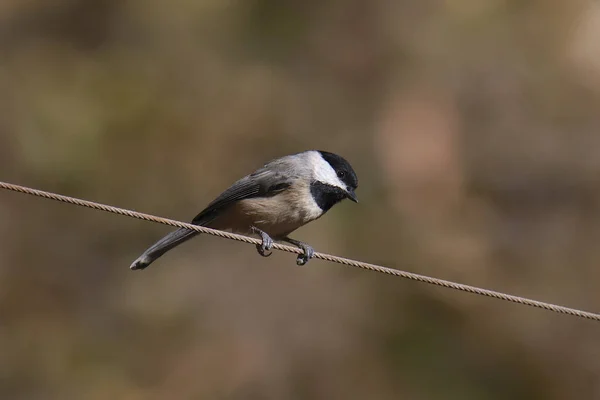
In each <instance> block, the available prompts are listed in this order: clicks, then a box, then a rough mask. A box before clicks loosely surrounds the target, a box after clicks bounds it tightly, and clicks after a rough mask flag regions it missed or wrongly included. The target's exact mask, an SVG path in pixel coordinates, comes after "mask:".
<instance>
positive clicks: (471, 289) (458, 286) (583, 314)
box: [0, 182, 600, 321]
mask: <svg viewBox="0 0 600 400" xmlns="http://www.w3.org/2000/svg"><path fill="white" fill-rule="evenodd" d="M0 188H1V189H6V190H10V191H13V192H19V193H25V194H29V195H33V196H37V197H43V198H46V199H50V200H56V201H60V202H63V203H68V204H73V205H77V206H81V207H87V208H91V209H94V210H100V211H106V212H109V213H113V214H118V215H124V216H127V217H131V218H137V219H141V220H144V221H151V222H157V223H160V224H164V225H170V226H174V227H179V228H187V229H192V230H195V231H197V232H201V233H206V234H209V235H213V236H218V237H222V238H226V239H232V240H237V241H240V242H244V243H250V244H255V245H256V244H260V243H261V241H260V240H258V239H255V238H251V237H248V236H243V235H237V234H235V233H229V232H223V231H219V230H215V229H211V228H207V227H204V226H198V225H192V224H189V223H185V222H181V221H175V220H172V219H168V218H162V217H157V216H155V215H150V214H144V213H140V212H137V211H132V210H127V209H123V208H119V207H113V206H109V205H106V204H101V203H95V202H92V201H87V200H82V199H78V198H75V197H70V196H63V195H60V194H56V193H51V192H45V191H42V190H37V189H31V188H28V187H25V186H20V185H14V184H10V183H5V182H0ZM273 248H274V249H277V250H283V251H287V252H290V253H296V254H300V253H302V250H300V249H298V248H296V247H291V246H285V245H281V244H278V243H275V244H274V245H273ZM314 258H318V259H321V260H324V261H329V262H333V263H338V264H342V265H346V266H350V267H355V268H362V269H366V270H370V271H375V272H380V273H383V274H388V275H392V276H398V277H401V278H405V279H410V280H413V281H418V282H424V283H429V284H431V285H436V286H442V287H445V288H449V289H454V290H460V291H462V292H467V293H473V294H476V295H480V296H487V297H492V298H495V299H499V300H504V301H509V302H512V303H517V304H522V305H526V306H530V307H536V308H541V309H544V310H548V311H553V312H556V313H560V314H567V315H572V316H575V317H579V318H585V319H590V320H594V321H600V314H596V313H592V312H587V311H582V310H578V309H574V308H568V307H564V306H559V305H556V304H551V303H545V302H542V301H537V300H532V299H528V298H526V297H520V296H514V295H510V294H506V293H501V292H496V291H493V290H488V289H482V288H479V287H476V286H470V285H465V284H462V283H456V282H451V281H446V280H443V279H437V278H432V277H429V276H425V275H419V274H415V273H412V272H406V271H401V270H398V269H393V268H388V267H384V266H381V265H376V264H369V263H365V262H361V261H355V260H350V259H348V258H343V257H337V256H333V255H330V254H325V253H317V252H315V254H314Z"/></svg>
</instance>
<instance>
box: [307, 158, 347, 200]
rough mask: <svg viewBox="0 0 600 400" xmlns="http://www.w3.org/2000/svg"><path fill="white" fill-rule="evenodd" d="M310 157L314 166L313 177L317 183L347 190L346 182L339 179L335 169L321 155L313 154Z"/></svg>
mask: <svg viewBox="0 0 600 400" xmlns="http://www.w3.org/2000/svg"><path fill="white" fill-rule="evenodd" d="M310 157H311V158H310V160H309V162H310V163H311V165H312V166H313V176H314V178H315V179H316V180H317V181H319V182H323V183H325V184H328V185H331V186H337V187H339V188H341V189H343V190H346V185H345V184H344V182H342V181H341V180H340V178H338V176H337V174H336V172H335V170H334V169H333V167H332V166H331V165H330V164H329V163H328V162H327V161H325V160H324V159H323V157H321V153H319V152H316V151H315V152H312V153H311V155H310Z"/></svg>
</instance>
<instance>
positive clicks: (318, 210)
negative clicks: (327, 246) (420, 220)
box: [130, 150, 358, 270]
mask: <svg viewBox="0 0 600 400" xmlns="http://www.w3.org/2000/svg"><path fill="white" fill-rule="evenodd" d="M357 188H358V177H357V175H356V173H355V172H354V169H353V168H352V166H351V165H350V163H349V162H348V161H346V159H344V158H343V157H341V156H339V155H337V154H334V153H331V152H327V151H322V150H307V151H303V152H300V153H295V154H290V155H286V156H283V157H280V158H277V159H274V160H271V161H269V162H267V163H266V164H265V165H264V166H262V167H261V168H259V169H257V170H256V171H254V172H252V173H251V174H249V175H246V176H244V177H243V178H241V179H239V180H238V181H236V182H235V183H234V184H233V185H231V186H230V187H229V188H228V189H227V190H225V191H224V192H223V193H221V194H220V195H219V196H218V197H217V198H215V199H214V200H213V201H212V202H211V203H210V204H208V206H207V207H206V208H205V209H204V210H202V211H201V212H200V213H199V214H198V215H197V216H196V217H195V218H194V219H193V220H192V221H191V223H192V224H194V225H198V226H204V227H208V228H212V229H218V230H225V231H230V232H235V233H240V234H246V235H258V236H260V238H261V243H260V244H257V245H256V249H257V251H258V253H259V254H260V255H261V256H263V257H268V256H270V255H271V251H270V250H271V249H272V247H273V243H274V241H275V240H277V241H282V242H286V243H289V244H292V245H294V246H297V247H298V248H300V249H301V250H302V253H301V254H300V255H298V257H297V259H296V263H297V264H298V265H305V264H306V263H307V262H308V261H309V260H310V259H311V258H312V257H313V256H314V249H313V248H312V247H311V246H310V245H308V244H306V243H304V242H301V241H298V240H295V239H292V238H290V237H289V235H290V234H291V233H292V232H294V231H295V230H296V229H298V228H300V227H301V226H303V225H306V224H307V223H309V222H311V221H314V220H316V219H318V218H320V217H322V216H323V215H324V214H325V213H326V212H327V211H329V210H330V209H331V208H332V207H333V206H334V205H336V204H338V203H339V202H341V201H342V200H344V199H349V200H351V201H353V202H355V203H358V198H357V196H356V189H357ZM198 234H199V232H197V231H194V230H191V229H187V228H179V229H177V230H175V231H173V232H171V233H169V234H167V235H166V236H164V237H163V238H162V239H160V240H158V241H157V242H156V243H154V244H153V245H152V246H150V247H149V248H148V249H147V250H146V251H145V252H144V253H143V254H142V255H141V256H139V257H138V258H137V259H136V260H135V261H134V262H133V263H132V264H131V266H130V268H131V269H132V270H143V269H145V268H146V267H148V266H149V265H150V264H151V263H153V262H154V261H156V260H157V259H158V258H159V257H161V256H162V255H163V254H165V253H166V252H167V251H169V250H171V249H173V248H174V247H176V246H178V245H180V244H181V243H183V242H185V241H187V240H189V239H191V238H192V237H194V236H196V235H198Z"/></svg>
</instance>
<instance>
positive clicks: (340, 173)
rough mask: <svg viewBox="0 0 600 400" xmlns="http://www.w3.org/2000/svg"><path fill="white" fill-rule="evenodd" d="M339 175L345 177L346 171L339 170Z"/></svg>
mask: <svg viewBox="0 0 600 400" xmlns="http://www.w3.org/2000/svg"><path fill="white" fill-rule="evenodd" d="M337 176H338V178H343V177H345V176H346V171H338V172H337Z"/></svg>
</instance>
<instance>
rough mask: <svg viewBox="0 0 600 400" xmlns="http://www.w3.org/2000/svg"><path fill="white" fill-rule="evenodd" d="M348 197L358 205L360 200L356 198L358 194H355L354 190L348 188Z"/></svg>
mask: <svg viewBox="0 0 600 400" xmlns="http://www.w3.org/2000/svg"><path fill="white" fill-rule="evenodd" d="M346 197H347V198H349V199H350V200H352V201H353V202H355V203H358V198H357V197H356V193H354V189H352V188H348V189H347V190H346Z"/></svg>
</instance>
